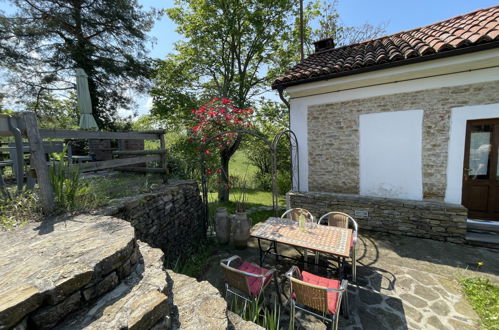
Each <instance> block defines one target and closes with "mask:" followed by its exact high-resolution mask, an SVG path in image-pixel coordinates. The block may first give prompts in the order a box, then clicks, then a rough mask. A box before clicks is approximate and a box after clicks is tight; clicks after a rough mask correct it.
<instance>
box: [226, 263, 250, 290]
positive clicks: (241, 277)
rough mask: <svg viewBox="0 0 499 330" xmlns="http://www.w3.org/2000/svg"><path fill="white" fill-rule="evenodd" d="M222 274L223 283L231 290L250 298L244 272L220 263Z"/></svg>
mask: <svg viewBox="0 0 499 330" xmlns="http://www.w3.org/2000/svg"><path fill="white" fill-rule="evenodd" d="M220 265H221V266H222V269H223V272H224V278H225V282H226V283H227V284H228V285H229V286H230V287H232V288H234V289H236V290H238V291H241V292H242V293H244V294H246V295H248V296H251V293H250V288H249V283H248V279H247V277H246V275H245V272H242V271H240V270H238V269H236V268H232V267H230V266H227V265H226V264H224V263H220Z"/></svg>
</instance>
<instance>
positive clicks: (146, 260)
mask: <svg viewBox="0 0 499 330" xmlns="http://www.w3.org/2000/svg"><path fill="white" fill-rule="evenodd" d="M138 245H139V251H140V260H139V262H138V264H137V265H136V266H135V267H134V270H133V272H132V273H131V274H130V276H129V277H127V278H126V280H125V281H123V282H122V283H121V284H119V285H118V286H117V287H116V288H115V289H114V290H112V291H110V292H109V293H107V294H106V295H104V296H102V297H101V298H99V299H98V300H97V301H96V302H95V303H94V304H92V305H90V306H88V307H86V308H84V309H82V310H80V311H79V312H77V313H76V314H73V315H71V316H70V317H68V318H67V319H66V321H64V322H63V323H62V324H59V325H58V326H57V327H56V329H67V330H70V329H137V330H138V329H150V328H152V327H153V326H154V325H155V324H157V323H158V322H160V321H161V320H162V319H164V318H165V317H167V316H168V315H169V313H170V305H171V302H170V301H169V299H168V291H169V290H171V286H170V285H169V284H168V282H169V279H168V277H167V274H166V272H165V271H164V269H163V258H164V256H163V252H162V251H161V250H160V249H154V248H151V247H150V246H149V245H147V244H146V243H143V242H140V241H138Z"/></svg>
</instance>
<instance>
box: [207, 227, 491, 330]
mask: <svg viewBox="0 0 499 330" xmlns="http://www.w3.org/2000/svg"><path fill="white" fill-rule="evenodd" d="M356 251H357V256H358V264H357V283H349V300H350V308H349V310H350V318H349V319H345V318H344V316H342V317H340V328H342V329H386V328H389V329H421V328H425V327H428V326H430V325H431V326H433V327H436V328H445V327H448V328H456V329H458V328H475V327H477V324H478V316H477V315H476V313H475V312H474V311H473V310H472V308H471V307H470V305H469V303H468V302H467V301H466V300H465V298H464V296H463V294H462V293H461V291H460V288H459V285H458V283H457V281H456V280H455V277H456V276H458V275H462V274H463V272H464V269H465V268H466V266H467V263H469V264H470V265H472V264H476V262H477V261H483V262H484V263H485V265H486V267H484V268H483V269H480V270H481V271H482V270H483V271H485V273H479V274H478V275H486V276H488V277H492V278H493V280H494V279H495V280H496V282H497V263H498V262H499V261H498V260H496V259H497V258H494V257H493V256H494V254H495V255H497V252H496V251H494V250H490V249H485V248H476V247H471V246H465V245H457V244H452V243H444V242H438V241H432V240H426V239H420V238H411V237H400V236H393V235H386V234H377V233H369V234H366V235H361V236H360V239H359V242H358V243H357V250H356ZM279 253H280V254H283V255H289V256H296V255H297V252H296V250H295V249H293V248H290V247H287V246H283V245H279ZM231 255H239V256H241V257H242V258H243V259H245V260H248V261H250V262H253V263H256V264H258V261H259V253H258V245H257V242H256V240H253V239H252V240H250V242H249V246H248V248H247V249H245V250H235V249H232V248H231V247H230V246H223V247H220V248H219V249H218V251H217V253H216V254H215V255H213V256H212V257H211V258H210V260H209V261H208V266H207V268H206V272H205V273H204V275H203V276H202V277H201V278H200V279H201V280H207V281H209V282H210V283H211V284H212V285H214V286H215V287H216V288H217V289H218V290H219V291H220V292H221V294H222V295H224V294H225V292H224V283H223V275H222V271H221V269H220V267H219V265H218V263H219V262H220V260H221V259H223V258H226V257H229V256H231ZM292 264H293V261H291V260H286V259H280V260H279V261H278V262H276V260H275V258H273V257H271V256H268V257H267V258H266V260H265V265H264V266H265V267H272V266H273V267H276V268H277V271H278V274H279V275H280V276H279V281H280V291H281V295H282V293H283V292H285V293H286V296H287V295H288V293H287V292H288V290H289V289H287V281H285V279H284V273H285V272H286V271H287V270H288V269H289V268H290V267H291V265H292ZM298 266H299V267H300V268H301V269H303V263H298ZM314 268H315V267H313V266H309V269H308V270H309V271H311V272H315V269H314ZM473 273H474V272H473ZM347 274H348V275H349V276H350V269H349V270H348V272H347ZM321 275H324V274H321ZM328 275H329V276H330V277H332V276H335V274H328ZM468 275H470V274H468ZM473 275H477V274H473ZM267 291H268V292H272V291H274V290H273V286H269V289H267ZM274 296H275V295H274ZM281 299H282V300H283V301H285V300H286V298H285V297H284V296H282V297H281ZM267 300H268V301H273V299H267ZM281 315H282V322H283V323H281V325H282V326H285V327H286V326H287V322H288V321H289V312H288V310H287V309H282V310H281ZM299 318H300V319H301V320H302V321H301V324H302V326H303V327H305V328H307V329H308V328H314V329H315V328H322V327H324V325H323V324H322V322H321V321H319V320H318V319H315V318H314V317H312V316H308V315H306V316H303V315H299Z"/></svg>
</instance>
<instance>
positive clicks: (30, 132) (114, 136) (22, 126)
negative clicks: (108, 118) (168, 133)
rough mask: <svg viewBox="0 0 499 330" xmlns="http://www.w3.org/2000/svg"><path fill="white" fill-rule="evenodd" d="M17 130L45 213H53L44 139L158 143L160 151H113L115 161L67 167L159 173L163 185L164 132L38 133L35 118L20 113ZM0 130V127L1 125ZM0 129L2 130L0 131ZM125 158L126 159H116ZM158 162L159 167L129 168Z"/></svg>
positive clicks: (47, 131) (72, 131)
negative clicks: (24, 143)
mask: <svg viewBox="0 0 499 330" xmlns="http://www.w3.org/2000/svg"><path fill="white" fill-rule="evenodd" d="M15 123H16V126H17V127H16V128H17V129H18V130H19V131H20V132H21V133H22V135H23V137H26V138H27V139H28V142H29V149H30V153H31V163H30V164H31V167H33V168H34V170H35V172H36V177H37V181H38V185H39V187H40V198H41V201H42V204H43V208H44V209H45V210H46V211H50V210H52V209H53V205H54V197H53V189H52V186H51V184H50V180H49V175H48V165H47V161H46V157H45V154H46V151H45V150H44V142H43V139H72V140H81V139H85V140H87V139H88V140H92V139H99V140H159V144H160V149H156V150H115V151H112V154H113V156H115V157H118V158H116V159H110V160H102V161H94V162H87V163H77V164H72V165H70V166H73V167H79V169H80V171H81V172H91V171H98V170H104V169H116V170H120V171H131V172H151V173H161V174H163V178H164V180H165V181H166V176H167V173H168V171H167V151H166V145H165V131H164V130H152V131H141V132H137V131H132V132H96V131H81V130H61V129H39V128H38V125H37V120H36V115H35V114H34V113H32V112H23V113H20V114H16V115H15ZM0 126H1V125H0ZM0 128H1V127H0ZM3 135H5V134H3ZM120 156H122V157H127V158H119V157H120ZM149 162H158V163H159V167H147V165H146V167H140V166H132V165H137V164H144V163H145V164H147V163H149Z"/></svg>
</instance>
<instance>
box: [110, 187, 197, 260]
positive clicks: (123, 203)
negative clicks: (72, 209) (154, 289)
mask: <svg viewBox="0 0 499 330" xmlns="http://www.w3.org/2000/svg"><path fill="white" fill-rule="evenodd" d="M101 212H103V213H105V214H108V215H113V216H115V217H118V218H121V219H124V220H127V221H129V222H130V223H131V224H132V226H133V227H134V228H135V235H136V237H137V238H138V239H140V240H141V241H144V242H146V243H148V244H149V245H151V246H152V247H155V248H160V249H162V250H163V252H164V253H165V255H166V259H167V260H168V261H175V260H176V259H177V258H178V257H179V256H181V255H182V254H184V253H185V252H186V251H188V250H190V249H192V248H193V247H195V246H196V245H197V243H198V242H199V240H200V239H201V238H202V237H204V234H205V233H204V232H203V231H204V217H203V215H204V208H203V203H202V200H201V195H200V193H199V189H198V185H197V183H196V182H194V181H180V182H177V183H170V184H168V185H162V186H160V187H159V188H158V189H157V190H156V191H153V192H151V193H146V194H141V195H137V196H134V197H128V198H123V199H119V200H117V201H115V202H114V203H113V205H112V206H110V207H107V208H106V209H104V210H102V211H101Z"/></svg>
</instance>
